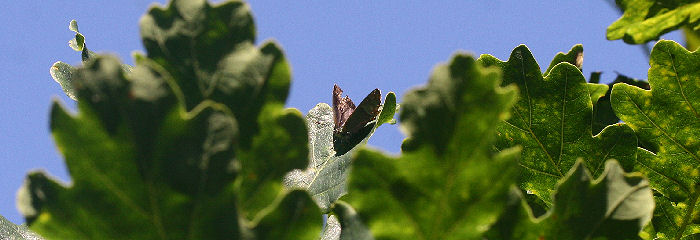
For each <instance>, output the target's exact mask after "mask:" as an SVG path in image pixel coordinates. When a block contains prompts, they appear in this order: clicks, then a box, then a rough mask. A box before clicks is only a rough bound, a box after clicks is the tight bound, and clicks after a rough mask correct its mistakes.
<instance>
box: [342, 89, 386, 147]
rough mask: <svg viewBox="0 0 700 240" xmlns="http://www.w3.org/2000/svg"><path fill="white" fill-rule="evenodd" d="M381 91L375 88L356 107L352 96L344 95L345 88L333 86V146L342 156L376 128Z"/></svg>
mask: <svg viewBox="0 0 700 240" xmlns="http://www.w3.org/2000/svg"><path fill="white" fill-rule="evenodd" d="M381 96H382V95H381V93H380V92H379V89H374V90H373V91H372V92H370V93H369V94H368V95H367V97H365V98H364V99H363V100H362V102H360V105H358V106H357V107H355V104H354V103H353V102H352V100H351V99H350V97H348V96H345V97H343V90H342V89H340V87H338V85H334V86H333V117H334V118H333V120H334V122H335V127H334V129H333V148H334V149H335V152H336V153H335V155H336V156H340V155H343V154H345V153H347V152H348V151H350V149H352V148H353V147H355V146H356V145H357V144H358V143H360V142H362V139H364V138H365V137H366V136H367V135H368V134H369V133H370V132H371V131H372V128H374V123H371V124H370V122H372V121H374V120H375V119H377V115H379V108H380V107H381Z"/></svg>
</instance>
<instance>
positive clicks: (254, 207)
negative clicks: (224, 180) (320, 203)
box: [236, 104, 319, 219]
mask: <svg viewBox="0 0 700 240" xmlns="http://www.w3.org/2000/svg"><path fill="white" fill-rule="evenodd" d="M258 123H259V124H260V126H263V127H261V129H260V131H259V132H258V134H257V135H255V137H253V143H252V147H251V148H250V149H247V150H241V151H239V153H240V154H239V155H238V160H239V161H240V163H241V165H242V166H245V167H244V168H242V169H241V172H240V174H241V176H243V177H240V178H238V179H237V181H236V186H237V187H238V188H239V193H238V194H239V196H241V197H240V198H239V200H240V202H239V206H241V208H242V209H241V211H242V212H243V215H245V216H246V218H248V219H253V218H254V217H255V216H256V215H257V214H259V212H260V211H261V210H263V209H264V208H266V207H267V206H269V205H270V204H271V203H272V201H274V200H275V199H276V198H277V196H278V195H279V194H280V192H282V190H283V189H284V185H283V184H282V181H280V180H281V179H283V177H284V176H285V175H286V174H287V172H289V171H290V170H292V169H297V168H303V167H305V166H306V164H307V162H308V156H309V141H308V136H307V131H306V123H305V122H304V118H303V117H302V115H301V113H300V112H299V111H298V110H296V109H283V107H282V105H275V104H268V105H266V106H265V108H264V109H263V110H262V111H261V113H260V117H259V118H258ZM271 144H274V146H273V145H271ZM316 217H317V218H319V216H316Z"/></svg>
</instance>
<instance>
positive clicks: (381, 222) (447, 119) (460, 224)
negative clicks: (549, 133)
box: [334, 54, 519, 239]
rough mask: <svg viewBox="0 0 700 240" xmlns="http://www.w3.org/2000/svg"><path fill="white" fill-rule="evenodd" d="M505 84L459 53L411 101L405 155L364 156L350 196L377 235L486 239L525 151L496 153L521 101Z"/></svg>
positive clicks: (358, 159) (406, 107) (404, 122)
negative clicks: (499, 129) (498, 129)
mask: <svg viewBox="0 0 700 240" xmlns="http://www.w3.org/2000/svg"><path fill="white" fill-rule="evenodd" d="M499 83H500V75H499V74H498V71H497V70H496V69H493V68H489V69H484V68H482V67H481V66H480V65H479V64H477V63H476V62H475V60H474V59H473V58H472V57H471V56H468V55H463V54H457V55H455V56H454V57H453V58H452V59H451V60H450V62H449V63H447V64H444V65H440V66H438V67H437V68H436V69H435V70H434V72H433V74H432V77H431V78H430V81H429V82H428V85H427V86H425V87H422V88H419V89H415V90H413V91H411V92H410V93H407V94H406V96H405V97H404V102H403V104H402V108H401V109H402V111H401V113H400V118H401V128H402V129H403V130H404V132H405V133H406V134H407V135H408V138H409V140H406V141H404V146H403V149H404V150H403V152H402V154H401V156H400V157H391V156H387V155H385V154H383V153H380V152H377V151H373V150H367V149H363V150H360V151H358V153H357V154H356V155H355V157H354V160H353V161H354V162H353V169H352V171H351V173H350V178H349V183H348V189H349V190H348V192H349V194H348V195H346V196H345V197H343V199H345V201H347V202H348V203H349V204H350V205H352V206H353V207H354V208H355V209H356V210H357V215H358V216H359V218H360V219H362V220H363V221H364V222H365V223H366V226H367V227H368V228H369V229H370V231H371V232H372V234H373V235H374V237H375V238H377V239H481V238H480V236H481V234H482V233H483V232H485V231H486V230H487V229H488V226H490V225H491V224H493V223H494V222H495V220H496V218H497V217H498V216H499V215H500V213H501V211H502V210H503V208H504V207H505V201H506V199H507V197H508V190H509V188H510V186H511V185H512V184H513V183H514V182H515V180H516V178H517V174H518V171H517V170H518V168H517V167H516V165H515V164H516V157H517V156H518V153H519V151H518V150H517V148H516V149H511V150H508V151H504V152H502V153H499V154H494V153H492V152H491V151H490V149H491V146H492V144H493V139H494V137H495V131H494V127H495V125H496V124H498V123H499V121H500V120H502V119H504V118H506V117H507V116H508V109H510V107H511V106H512V104H513V103H514V101H515V99H516V90H515V89H514V88H512V87H507V88H501V87H499V86H498V84H499ZM493 179H498V181H493ZM499 203H502V204H499ZM341 206H342V205H336V206H335V208H334V212H336V213H341V212H343V211H345V210H343V209H340V208H341Z"/></svg>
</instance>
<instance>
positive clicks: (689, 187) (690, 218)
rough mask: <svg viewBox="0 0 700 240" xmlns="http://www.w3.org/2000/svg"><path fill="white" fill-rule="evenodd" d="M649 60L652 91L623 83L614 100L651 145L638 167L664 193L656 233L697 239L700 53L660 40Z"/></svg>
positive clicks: (699, 224)
mask: <svg viewBox="0 0 700 240" xmlns="http://www.w3.org/2000/svg"><path fill="white" fill-rule="evenodd" d="M649 65H650V66H651V68H650V69H649V76H648V77H649V85H650V87H651V90H644V89H641V88H638V87H635V86H631V85H628V84H625V83H618V84H615V86H614V87H613V90H612V94H611V96H610V101H611V103H612V107H613V109H614V110H615V113H616V114H617V116H618V117H620V119H622V121H624V122H626V123H627V124H629V126H630V127H632V129H634V130H635V132H636V133H637V136H638V137H639V140H640V143H641V144H642V146H643V147H644V148H646V149H641V148H640V149H638V159H637V164H636V165H635V170H638V171H640V172H642V173H644V174H645V175H646V176H647V177H648V178H649V181H650V184H651V186H652V188H653V189H654V190H655V191H657V192H658V193H660V194H659V196H657V197H656V201H657V202H658V206H659V207H658V208H657V210H656V212H655V216H656V217H655V218H654V219H653V220H652V223H653V225H654V229H655V231H656V232H657V233H658V235H657V236H655V237H660V238H662V239H681V238H683V239H693V238H695V237H696V236H698V235H697V234H700V217H699V216H700V213H699V211H698V210H699V209H700V207H699V206H698V196H699V195H700V189H699V187H698V186H700V164H699V163H700V141H699V140H700V115H699V114H698V110H697V109H700V105H699V104H700V81H699V80H700V53H698V52H692V53H691V52H688V51H687V50H686V49H685V48H683V47H682V46H681V45H679V44H677V43H675V42H673V41H660V42H658V43H657V44H656V45H655V46H654V49H653V50H652V52H651V57H650V63H649Z"/></svg>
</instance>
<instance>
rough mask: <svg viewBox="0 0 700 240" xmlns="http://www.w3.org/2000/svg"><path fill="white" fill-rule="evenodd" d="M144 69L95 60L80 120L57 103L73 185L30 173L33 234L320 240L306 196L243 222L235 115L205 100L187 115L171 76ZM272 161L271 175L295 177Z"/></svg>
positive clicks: (80, 76)
mask: <svg viewBox="0 0 700 240" xmlns="http://www.w3.org/2000/svg"><path fill="white" fill-rule="evenodd" d="M138 63H139V64H138V65H137V66H136V67H135V68H134V70H133V72H132V73H131V74H128V75H127V74H125V73H124V72H123V71H122V69H121V67H120V64H119V62H118V61H117V60H116V59H114V58H111V57H101V56H98V57H95V58H94V59H93V60H90V61H88V62H87V63H86V65H85V67H84V68H79V69H78V70H77V71H76V72H75V75H74V76H75V79H74V80H75V81H76V82H75V84H74V86H75V87H76V91H77V93H78V109H79V114H78V115H76V116H72V115H70V114H68V113H67V111H66V110H65V109H63V107H61V106H59V104H57V103H55V104H54V105H53V109H52V113H51V130H52V134H53V136H54V138H55V140H56V143H57V145H58V148H59V149H60V150H61V152H62V153H63V155H64V156H65V159H66V164H67V167H68V171H69V173H70V175H71V178H72V180H73V181H72V184H71V185H70V186H65V185H63V184H60V183H58V182H57V181H55V180H53V179H50V178H49V177H47V176H46V175H45V174H44V173H41V172H34V173H30V174H29V176H28V177H27V180H26V181H25V184H24V186H23V188H22V189H20V193H19V194H18V195H19V197H18V199H19V200H18V202H19V203H18V205H19V206H20V209H21V210H22V212H23V214H24V215H25V218H26V219H27V222H28V224H29V226H30V228H31V229H33V230H35V231H37V232H39V233H41V234H43V235H44V236H46V237H48V238H50V239H51V238H53V239H186V238H187V239H222V238H244V239H245V238H254V237H257V238H258V239H279V238H278V237H282V238H285V236H286V237H289V238H294V237H296V236H311V235H314V236H318V234H319V232H320V224H318V216H319V215H320V214H321V213H320V211H319V210H318V208H317V207H316V206H315V204H314V203H313V201H312V200H311V198H310V197H309V196H308V194H306V193H304V192H299V191H297V192H291V193H289V194H287V191H278V195H277V198H276V199H275V200H274V201H273V203H272V204H270V205H269V206H267V207H266V208H265V209H264V210H263V211H261V212H262V213H260V214H256V216H255V219H252V220H249V219H247V218H245V216H244V214H245V213H247V211H246V209H244V207H245V206H241V205H239V204H237V203H238V202H245V199H243V200H241V199H239V198H241V197H247V196H245V195H242V194H239V192H240V189H239V188H238V187H237V186H236V184H235V180H236V178H240V177H245V176H240V173H249V172H250V171H248V172H246V171H242V170H241V169H245V168H246V165H243V164H242V163H244V162H243V161H238V160H237V159H236V157H237V156H236V154H237V152H236V149H235V147H236V143H237V141H239V138H238V128H239V126H238V125H237V124H236V121H235V119H234V118H233V117H232V116H231V113H230V111H229V110H228V108H226V107H225V106H223V105H221V104H218V103H213V102H211V101H207V102H203V103H202V104H200V105H199V106H196V107H195V108H194V109H193V110H192V111H185V108H184V105H183V103H182V102H181V101H179V98H178V97H176V94H175V93H173V90H172V89H171V87H173V86H176V85H174V83H173V82H174V81H173V79H171V78H170V76H169V74H168V73H167V72H165V71H162V68H160V66H158V65H157V64H155V63H154V62H151V61H149V60H148V59H144V58H140V60H139V62H138ZM175 89H177V88H175ZM270 161H271V162H270V165H269V168H270V169H271V170H270V171H272V172H274V171H278V172H286V171H289V170H291V169H283V170H275V169H274V168H275V167H278V166H280V167H282V168H283V167H284V166H285V165H284V164H278V163H277V162H275V161H277V159H270ZM277 181H280V180H279V179H278V180H277ZM278 185H279V183H278ZM291 206H294V207H291ZM297 206H307V207H303V208H298V207H297ZM115 219H118V220H119V221H115ZM311 223H314V224H316V225H317V226H318V227H317V228H313V224H311ZM280 226H303V228H299V229H285V228H283V227H280ZM273 228H274V229H273Z"/></svg>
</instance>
